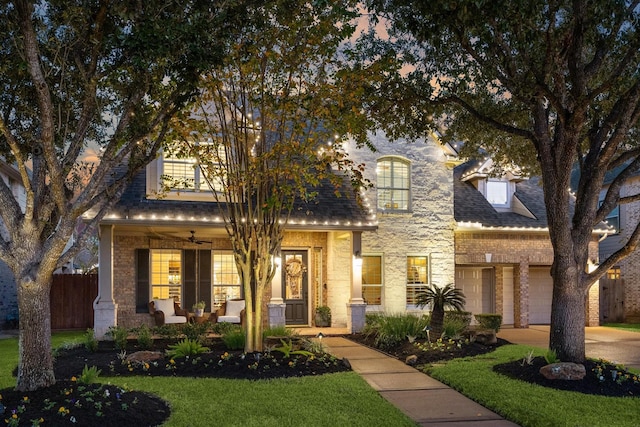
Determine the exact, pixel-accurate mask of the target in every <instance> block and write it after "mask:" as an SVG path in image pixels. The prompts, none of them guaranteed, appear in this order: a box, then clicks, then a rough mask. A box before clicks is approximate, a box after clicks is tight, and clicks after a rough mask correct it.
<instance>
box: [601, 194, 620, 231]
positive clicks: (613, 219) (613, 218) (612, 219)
mask: <svg viewBox="0 0 640 427" xmlns="http://www.w3.org/2000/svg"><path fill="white" fill-rule="evenodd" d="M603 201H604V199H603V200H600V201H599V202H598V207H600V206H601V205H602V202H603ZM604 220H605V221H606V222H607V224H609V225H610V226H611V227H613V228H614V229H615V230H616V233H619V232H620V205H616V207H615V208H613V209H611V212H609V213H608V214H607V216H606V217H605V219H604Z"/></svg>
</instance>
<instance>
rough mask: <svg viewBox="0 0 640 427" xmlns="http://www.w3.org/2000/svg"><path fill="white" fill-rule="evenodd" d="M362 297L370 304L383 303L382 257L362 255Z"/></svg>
mask: <svg viewBox="0 0 640 427" xmlns="http://www.w3.org/2000/svg"><path fill="white" fill-rule="evenodd" d="M362 298H364V300H365V302H366V303H367V304H368V305H380V304H382V257H381V256H380V255H367V256H363V257H362Z"/></svg>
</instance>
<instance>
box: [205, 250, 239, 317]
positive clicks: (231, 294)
mask: <svg viewBox="0 0 640 427" xmlns="http://www.w3.org/2000/svg"><path fill="white" fill-rule="evenodd" d="M211 258H212V259H211V264H212V268H211V270H212V271H211V274H212V276H213V277H212V278H211V283H212V292H211V294H212V298H213V305H214V307H217V306H220V305H221V304H222V303H223V302H225V301H226V300H229V299H237V298H241V286H240V275H239V274H238V269H237V268H236V261H235V258H234V256H233V253H232V252H217V251H216V252H214V253H213V255H212V257H211Z"/></svg>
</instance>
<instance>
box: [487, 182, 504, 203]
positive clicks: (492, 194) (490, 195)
mask: <svg viewBox="0 0 640 427" xmlns="http://www.w3.org/2000/svg"><path fill="white" fill-rule="evenodd" d="M507 187H508V185H507V183H506V182H503V181H487V200H488V201H489V203H491V204H492V205H499V206H506V205H508V204H509V200H508V198H507Z"/></svg>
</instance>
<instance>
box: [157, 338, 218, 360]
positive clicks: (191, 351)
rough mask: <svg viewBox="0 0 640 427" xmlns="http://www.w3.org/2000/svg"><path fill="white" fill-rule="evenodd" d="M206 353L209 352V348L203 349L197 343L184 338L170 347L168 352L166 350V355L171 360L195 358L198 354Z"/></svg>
mask: <svg viewBox="0 0 640 427" xmlns="http://www.w3.org/2000/svg"><path fill="white" fill-rule="evenodd" d="M207 351H209V348H208V347H203V346H202V344H200V343H199V342H198V341H195V340H190V339H188V338H185V339H183V340H181V341H178V343H177V344H173V345H170V346H169V350H167V355H168V356H169V357H172V358H179V357H187V356H197V355H198V354H200V353H206V352H207Z"/></svg>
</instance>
